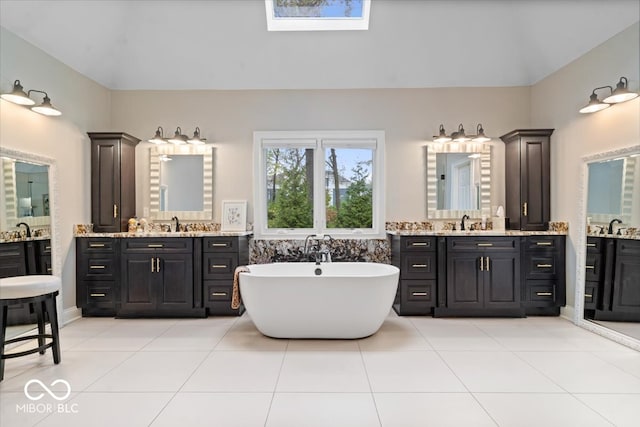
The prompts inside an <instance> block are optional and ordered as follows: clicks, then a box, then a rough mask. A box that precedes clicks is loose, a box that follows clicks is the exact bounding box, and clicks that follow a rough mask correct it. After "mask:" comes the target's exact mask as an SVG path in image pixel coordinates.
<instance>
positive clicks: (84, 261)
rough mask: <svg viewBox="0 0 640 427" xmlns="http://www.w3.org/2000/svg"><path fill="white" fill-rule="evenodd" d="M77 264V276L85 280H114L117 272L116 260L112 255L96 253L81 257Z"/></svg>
mask: <svg viewBox="0 0 640 427" xmlns="http://www.w3.org/2000/svg"><path fill="white" fill-rule="evenodd" d="M79 261H80V262H79V264H78V266H77V269H78V277H79V278H80V279H85V280H114V279H115V276H116V274H117V271H118V269H117V262H116V260H115V258H114V257H100V256H97V255H94V256H90V257H82V258H81V259H80V260H79Z"/></svg>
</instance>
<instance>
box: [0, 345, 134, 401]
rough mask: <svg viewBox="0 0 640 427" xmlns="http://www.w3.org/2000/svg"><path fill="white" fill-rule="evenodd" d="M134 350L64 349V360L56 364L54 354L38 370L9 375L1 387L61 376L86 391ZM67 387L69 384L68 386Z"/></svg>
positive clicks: (48, 381) (49, 380) (11, 387)
mask: <svg viewBox="0 0 640 427" xmlns="http://www.w3.org/2000/svg"><path fill="white" fill-rule="evenodd" d="M133 354H134V353H127V352H89V351H82V352H80V351H67V352H63V353H62V360H61V362H60V363H59V364H57V365H56V364H54V363H53V359H52V358H51V357H47V358H46V361H48V362H49V363H46V364H43V365H41V366H40V367H39V368H38V369H37V370H31V369H30V370H26V371H25V372H23V373H22V374H20V375H16V376H14V377H11V378H7V379H5V380H4V381H2V382H0V391H1V392H3V393H4V392H5V391H20V390H23V389H24V386H25V384H26V383H27V382H28V381H30V380H32V379H37V380H39V381H42V382H43V383H44V384H46V385H47V386H49V385H50V384H51V383H53V382H54V381H55V380H57V379H63V380H65V381H67V382H68V383H69V385H70V386H71V390H72V391H74V392H78V391H82V390H84V389H86V388H87V387H88V386H89V385H91V384H92V383H93V382H94V381H96V380H98V379H99V378H100V377H102V376H103V375H105V374H107V373H108V372H109V371H111V370H112V369H114V368H115V367H116V366H118V365H120V364H121V363H122V362H124V361H125V360H126V359H128V358H129V357H131V356H132V355H133ZM62 387H63V385H56V386H52V387H50V388H51V389H52V390H57V389H61V388H62ZM64 387H65V388H66V386H64Z"/></svg>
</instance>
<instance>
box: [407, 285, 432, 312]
mask: <svg viewBox="0 0 640 427" xmlns="http://www.w3.org/2000/svg"><path fill="white" fill-rule="evenodd" d="M435 292H436V281H435V280H401V281H400V307H401V310H402V313H401V314H403V315H407V314H409V315H410V314H416V315H424V314H430V313H431V309H432V308H433V307H435V305H436V294H435Z"/></svg>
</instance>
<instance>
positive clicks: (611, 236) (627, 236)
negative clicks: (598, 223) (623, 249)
mask: <svg viewBox="0 0 640 427" xmlns="http://www.w3.org/2000/svg"><path fill="white" fill-rule="evenodd" d="M587 237H606V238H607V239H623V240H640V234H639V233H634V234H597V233H589V234H587Z"/></svg>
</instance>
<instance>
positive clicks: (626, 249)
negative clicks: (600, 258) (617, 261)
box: [616, 239, 640, 257]
mask: <svg viewBox="0 0 640 427" xmlns="http://www.w3.org/2000/svg"><path fill="white" fill-rule="evenodd" d="M625 255H631V256H638V257H640V240H632V239H618V240H617V241H616V256H625Z"/></svg>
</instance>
